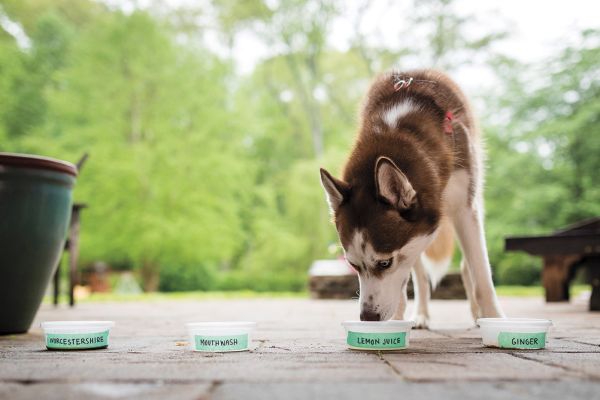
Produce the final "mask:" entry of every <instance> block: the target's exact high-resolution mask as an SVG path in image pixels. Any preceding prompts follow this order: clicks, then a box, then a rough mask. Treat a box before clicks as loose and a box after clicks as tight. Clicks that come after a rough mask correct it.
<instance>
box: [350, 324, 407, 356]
mask: <svg viewBox="0 0 600 400" xmlns="http://www.w3.org/2000/svg"><path fill="white" fill-rule="evenodd" d="M414 325H415V323H414V321H403V320H402V321H400V320H390V321H345V322H343V323H342V326H343V327H344V328H345V329H346V333H347V336H346V344H347V345H348V347H349V348H351V349H355V350H402V349H405V348H407V347H408V338H409V334H410V330H411V329H412V327H413V326H414Z"/></svg>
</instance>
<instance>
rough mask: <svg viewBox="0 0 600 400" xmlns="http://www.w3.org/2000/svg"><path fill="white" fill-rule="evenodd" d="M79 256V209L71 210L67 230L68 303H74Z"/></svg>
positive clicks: (71, 304) (72, 304)
mask: <svg viewBox="0 0 600 400" xmlns="http://www.w3.org/2000/svg"><path fill="white" fill-rule="evenodd" d="M78 258H79V210H73V215H72V216H71V229H70V232H69V305H70V306H71V307H73V306H74V305H75V284H76V283H77V260H78Z"/></svg>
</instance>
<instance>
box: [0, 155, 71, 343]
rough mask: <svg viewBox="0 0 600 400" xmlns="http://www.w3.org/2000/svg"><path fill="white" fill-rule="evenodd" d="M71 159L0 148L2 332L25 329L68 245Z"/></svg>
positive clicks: (0, 290) (0, 301) (21, 331)
mask: <svg viewBox="0 0 600 400" xmlns="http://www.w3.org/2000/svg"><path fill="white" fill-rule="evenodd" d="M76 176H77V169H76V167H75V166H74V165H73V164H70V163H67V162H64V161H59V160H53V159H50V158H45V157H36V156H29V155H22V154H10V153H0V334H9V333H23V332H27V330H29V327H30V326H31V322H32V321H33V318H34V317H35V314H36V312H37V310H38V308H39V306H40V303H41V302H42V298H43V297H44V293H45V291H46V288H47V287H48V283H49V282H50V279H51V277H52V274H53V273H54V270H55V268H56V266H57V263H58V259H59V257H60V255H61V253H62V250H63V247H64V245H65V237H66V232H67V227H68V225H69V219H70V217H71V192H72V189H73V185H74V184H75V178H76Z"/></svg>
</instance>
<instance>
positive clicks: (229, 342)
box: [186, 321, 256, 353]
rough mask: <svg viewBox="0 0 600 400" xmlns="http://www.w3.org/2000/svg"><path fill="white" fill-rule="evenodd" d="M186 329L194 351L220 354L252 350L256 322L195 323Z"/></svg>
mask: <svg viewBox="0 0 600 400" xmlns="http://www.w3.org/2000/svg"><path fill="white" fill-rule="evenodd" d="M186 327H187V329H188V333H189V335H190V347H191V349H192V350H194V351H204V352H219V353H220V352H228V351H244V350H248V349H250V347H251V344H252V336H251V334H252V331H253V330H254V328H255V327H256V322H247V321H244V322H193V323H189V324H186Z"/></svg>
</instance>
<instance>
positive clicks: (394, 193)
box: [375, 157, 417, 211]
mask: <svg viewBox="0 0 600 400" xmlns="http://www.w3.org/2000/svg"><path fill="white" fill-rule="evenodd" d="M375 185H376V190H377V196H378V197H379V198H380V199H382V200H384V201H386V202H387V203H389V204H391V205H392V206H394V207H396V208H397V209H398V210H400V211H403V210H408V209H410V208H411V207H412V206H413V205H414V204H415V203H416V201H417V193H416V192H415V190H414V189H413V187H412V185H411V184H410V181H409V180H408V178H407V177H406V175H404V173H403V172H402V171H401V170H400V168H398V167H397V166H396V164H394V162H393V161H392V160H390V159H389V158H387V157H379V158H378V159H377V162H376V163H375Z"/></svg>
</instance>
